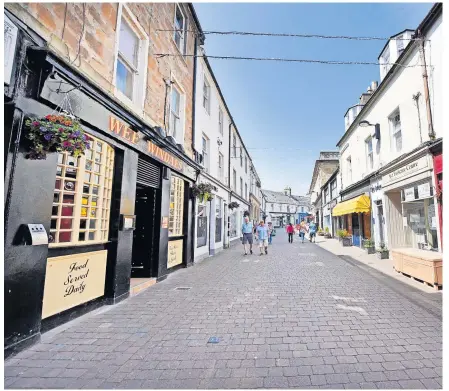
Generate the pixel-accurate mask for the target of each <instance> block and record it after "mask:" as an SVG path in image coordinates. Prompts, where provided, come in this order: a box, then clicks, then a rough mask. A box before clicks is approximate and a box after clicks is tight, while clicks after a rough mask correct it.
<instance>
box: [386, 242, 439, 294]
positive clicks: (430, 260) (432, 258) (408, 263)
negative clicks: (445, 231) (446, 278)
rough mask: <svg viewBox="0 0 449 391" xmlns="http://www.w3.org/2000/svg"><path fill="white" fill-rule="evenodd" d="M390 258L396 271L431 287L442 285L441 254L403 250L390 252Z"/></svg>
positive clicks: (410, 249) (409, 249)
mask: <svg viewBox="0 0 449 391" xmlns="http://www.w3.org/2000/svg"><path fill="white" fill-rule="evenodd" d="M392 256H393V261H394V265H395V269H396V271H400V272H402V273H404V274H407V275H409V276H412V277H415V278H417V279H419V280H422V281H425V282H427V283H429V284H431V285H439V286H442V285H443V255H442V254H441V253H437V252H433V251H427V250H419V249H415V248H413V249H412V248H404V249H395V250H392ZM396 265H398V268H396ZM398 269H399V270H398Z"/></svg>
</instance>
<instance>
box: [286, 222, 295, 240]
mask: <svg viewBox="0 0 449 391" xmlns="http://www.w3.org/2000/svg"><path fill="white" fill-rule="evenodd" d="M294 232H295V229H294V228H293V224H292V223H289V224H288V225H287V233H288V242H289V243H293V234H294Z"/></svg>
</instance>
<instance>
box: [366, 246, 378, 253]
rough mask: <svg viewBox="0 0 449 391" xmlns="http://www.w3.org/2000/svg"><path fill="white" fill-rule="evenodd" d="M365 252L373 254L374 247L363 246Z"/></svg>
mask: <svg viewBox="0 0 449 391" xmlns="http://www.w3.org/2000/svg"><path fill="white" fill-rule="evenodd" d="M365 250H366V253H367V254H374V253H375V252H376V250H375V248H374V247H365Z"/></svg>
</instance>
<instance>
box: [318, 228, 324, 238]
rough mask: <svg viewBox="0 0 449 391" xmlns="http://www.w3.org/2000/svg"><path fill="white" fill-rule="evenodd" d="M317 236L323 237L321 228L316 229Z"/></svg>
mask: <svg viewBox="0 0 449 391" xmlns="http://www.w3.org/2000/svg"><path fill="white" fill-rule="evenodd" d="M318 235H319V236H324V231H323V230H322V228H318Z"/></svg>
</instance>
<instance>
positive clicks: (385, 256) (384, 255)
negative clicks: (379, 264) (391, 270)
mask: <svg viewBox="0 0 449 391" xmlns="http://www.w3.org/2000/svg"><path fill="white" fill-rule="evenodd" d="M389 255H390V252H389V251H378V252H377V258H379V259H388V256H389Z"/></svg>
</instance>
